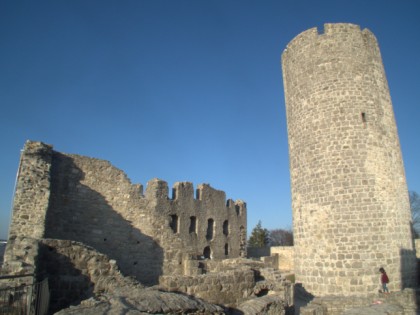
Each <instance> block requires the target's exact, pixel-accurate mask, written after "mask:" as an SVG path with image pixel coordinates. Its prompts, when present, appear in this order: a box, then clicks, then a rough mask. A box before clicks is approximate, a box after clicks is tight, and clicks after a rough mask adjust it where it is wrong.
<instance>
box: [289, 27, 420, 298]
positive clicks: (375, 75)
mask: <svg viewBox="0 0 420 315" xmlns="http://www.w3.org/2000/svg"><path fill="white" fill-rule="evenodd" d="M282 69H283V78H284V89H285V99H286V112H287V128H288V139H289V158H290V174H291V190H292V208H293V232H294V240H295V245H294V247H295V272H296V279H297V281H298V282H301V283H302V284H303V286H304V287H305V289H306V290H308V291H309V292H311V293H313V294H315V295H317V296H323V295H331V294H338V295H361V294H366V293H372V292H375V291H377V289H378V269H379V267H381V266H382V267H384V268H385V269H386V270H387V272H388V275H389V276H390V278H391V279H392V281H391V283H390V285H389V286H390V290H391V291H395V290H400V289H403V288H406V287H413V286H414V284H415V279H416V277H415V270H416V267H415V266H416V256H415V250H414V245H413V237H412V232H411V222H410V221H411V213H410V205H409V200H408V191H407V184H406V180H405V174H404V167H403V161H402V156H401V150H400V145H399V140H398V134H397V127H396V123H395V119H394V114H393V109H392V103H391V97H390V94H389V89H388V84H387V80H386V77H385V72H384V68H383V65H382V59H381V55H380V51H379V47H378V43H377V41H376V38H375V36H374V35H373V34H372V33H371V32H370V31H369V30H367V29H364V30H361V29H360V28H359V26H357V25H353V24H325V28H324V31H323V32H319V31H318V29H317V28H312V29H309V30H307V31H305V32H303V33H301V34H299V35H298V36H296V37H295V38H294V39H293V40H292V41H291V42H290V43H289V44H288V45H287V48H286V49H285V51H284V52H283V54H282Z"/></svg>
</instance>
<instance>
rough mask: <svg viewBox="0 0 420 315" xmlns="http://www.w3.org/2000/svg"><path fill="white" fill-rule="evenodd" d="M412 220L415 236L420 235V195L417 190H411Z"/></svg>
mask: <svg viewBox="0 0 420 315" xmlns="http://www.w3.org/2000/svg"><path fill="white" fill-rule="evenodd" d="M409 197H410V208H411V220H412V224H413V232H414V236H415V238H419V237H420V196H419V194H418V193H416V192H415V191H410V192H409Z"/></svg>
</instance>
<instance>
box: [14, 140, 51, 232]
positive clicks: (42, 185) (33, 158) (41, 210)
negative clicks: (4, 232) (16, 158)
mask: <svg viewBox="0 0 420 315" xmlns="http://www.w3.org/2000/svg"><path fill="white" fill-rule="evenodd" d="M51 152H52V151H51V146H49V145H46V144H43V143H38V142H27V143H26V144H25V149H24V150H23V151H22V154H21V157H20V163H19V170H18V178H17V182H16V191H15V196H14V201H13V216H12V220H11V224H10V228H9V240H13V239H14V238H15V237H16V236H23V235H26V236H28V235H30V237H32V238H41V237H43V236H44V233H45V216H46V213H47V210H48V203H49V198H50V168H51Z"/></svg>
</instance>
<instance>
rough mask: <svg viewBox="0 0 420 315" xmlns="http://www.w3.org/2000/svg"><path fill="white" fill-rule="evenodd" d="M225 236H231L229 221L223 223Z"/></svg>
mask: <svg viewBox="0 0 420 315" xmlns="http://www.w3.org/2000/svg"><path fill="white" fill-rule="evenodd" d="M223 234H224V235H226V236H228V235H229V221H228V220H226V221H225V222H223Z"/></svg>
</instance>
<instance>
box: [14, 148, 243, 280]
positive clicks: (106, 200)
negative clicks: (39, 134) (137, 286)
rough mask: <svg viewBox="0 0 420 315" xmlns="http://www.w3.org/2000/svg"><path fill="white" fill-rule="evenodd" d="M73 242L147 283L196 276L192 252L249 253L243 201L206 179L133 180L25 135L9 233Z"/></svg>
mask: <svg viewBox="0 0 420 315" xmlns="http://www.w3.org/2000/svg"><path fill="white" fill-rule="evenodd" d="M17 236H25V237H28V238H33V239H40V238H52V239H68V240H75V241H78V242H81V243H84V244H86V245H89V246H91V247H93V248H95V249H97V250H99V251H100V252H102V253H104V254H106V255H108V256H109V257H111V258H112V259H115V260H116V261H118V264H119V266H120V268H121V270H122V271H123V272H124V274H126V275H130V276H133V277H135V278H137V279H138V280H140V281H141V282H142V283H144V284H147V285H155V284H157V283H158V279H159V276H161V275H164V274H184V273H192V274H199V273H201V272H202V271H201V270H200V268H199V266H198V265H195V266H194V265H193V264H189V263H190V260H191V258H197V257H199V256H207V257H208V258H211V259H224V258H233V257H244V256H245V255H246V204H245V202H243V201H240V200H238V201H236V202H234V201H232V200H226V195H225V193H224V192H223V191H219V190H216V189H213V188H211V187H210V186H209V185H208V184H202V185H199V186H198V187H197V190H196V197H194V189H193V186H192V184H191V183H188V182H183V183H175V185H174V186H173V188H172V198H169V197H168V184H167V183H166V182H164V181H162V180H158V179H153V180H151V181H149V183H148V185H147V189H146V192H145V194H144V195H143V187H142V185H139V184H134V185H133V184H132V183H131V182H130V180H129V179H128V178H127V176H126V174H124V173H123V172H122V171H121V170H119V169H117V168H115V167H114V166H112V165H111V164H110V163H109V162H107V161H103V160H99V159H94V158H89V157H84V156H79V155H72V154H63V153H60V152H56V151H54V150H53V149H52V147H51V146H50V145H46V144H44V143H41V142H32V141H28V142H27V143H26V144H25V147H24V150H23V151H22V156H21V163H20V167H19V175H18V179H17V189H16V195H15V200H14V208H13V216H12V224H11V226H10V239H13V238H14V237H17Z"/></svg>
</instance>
